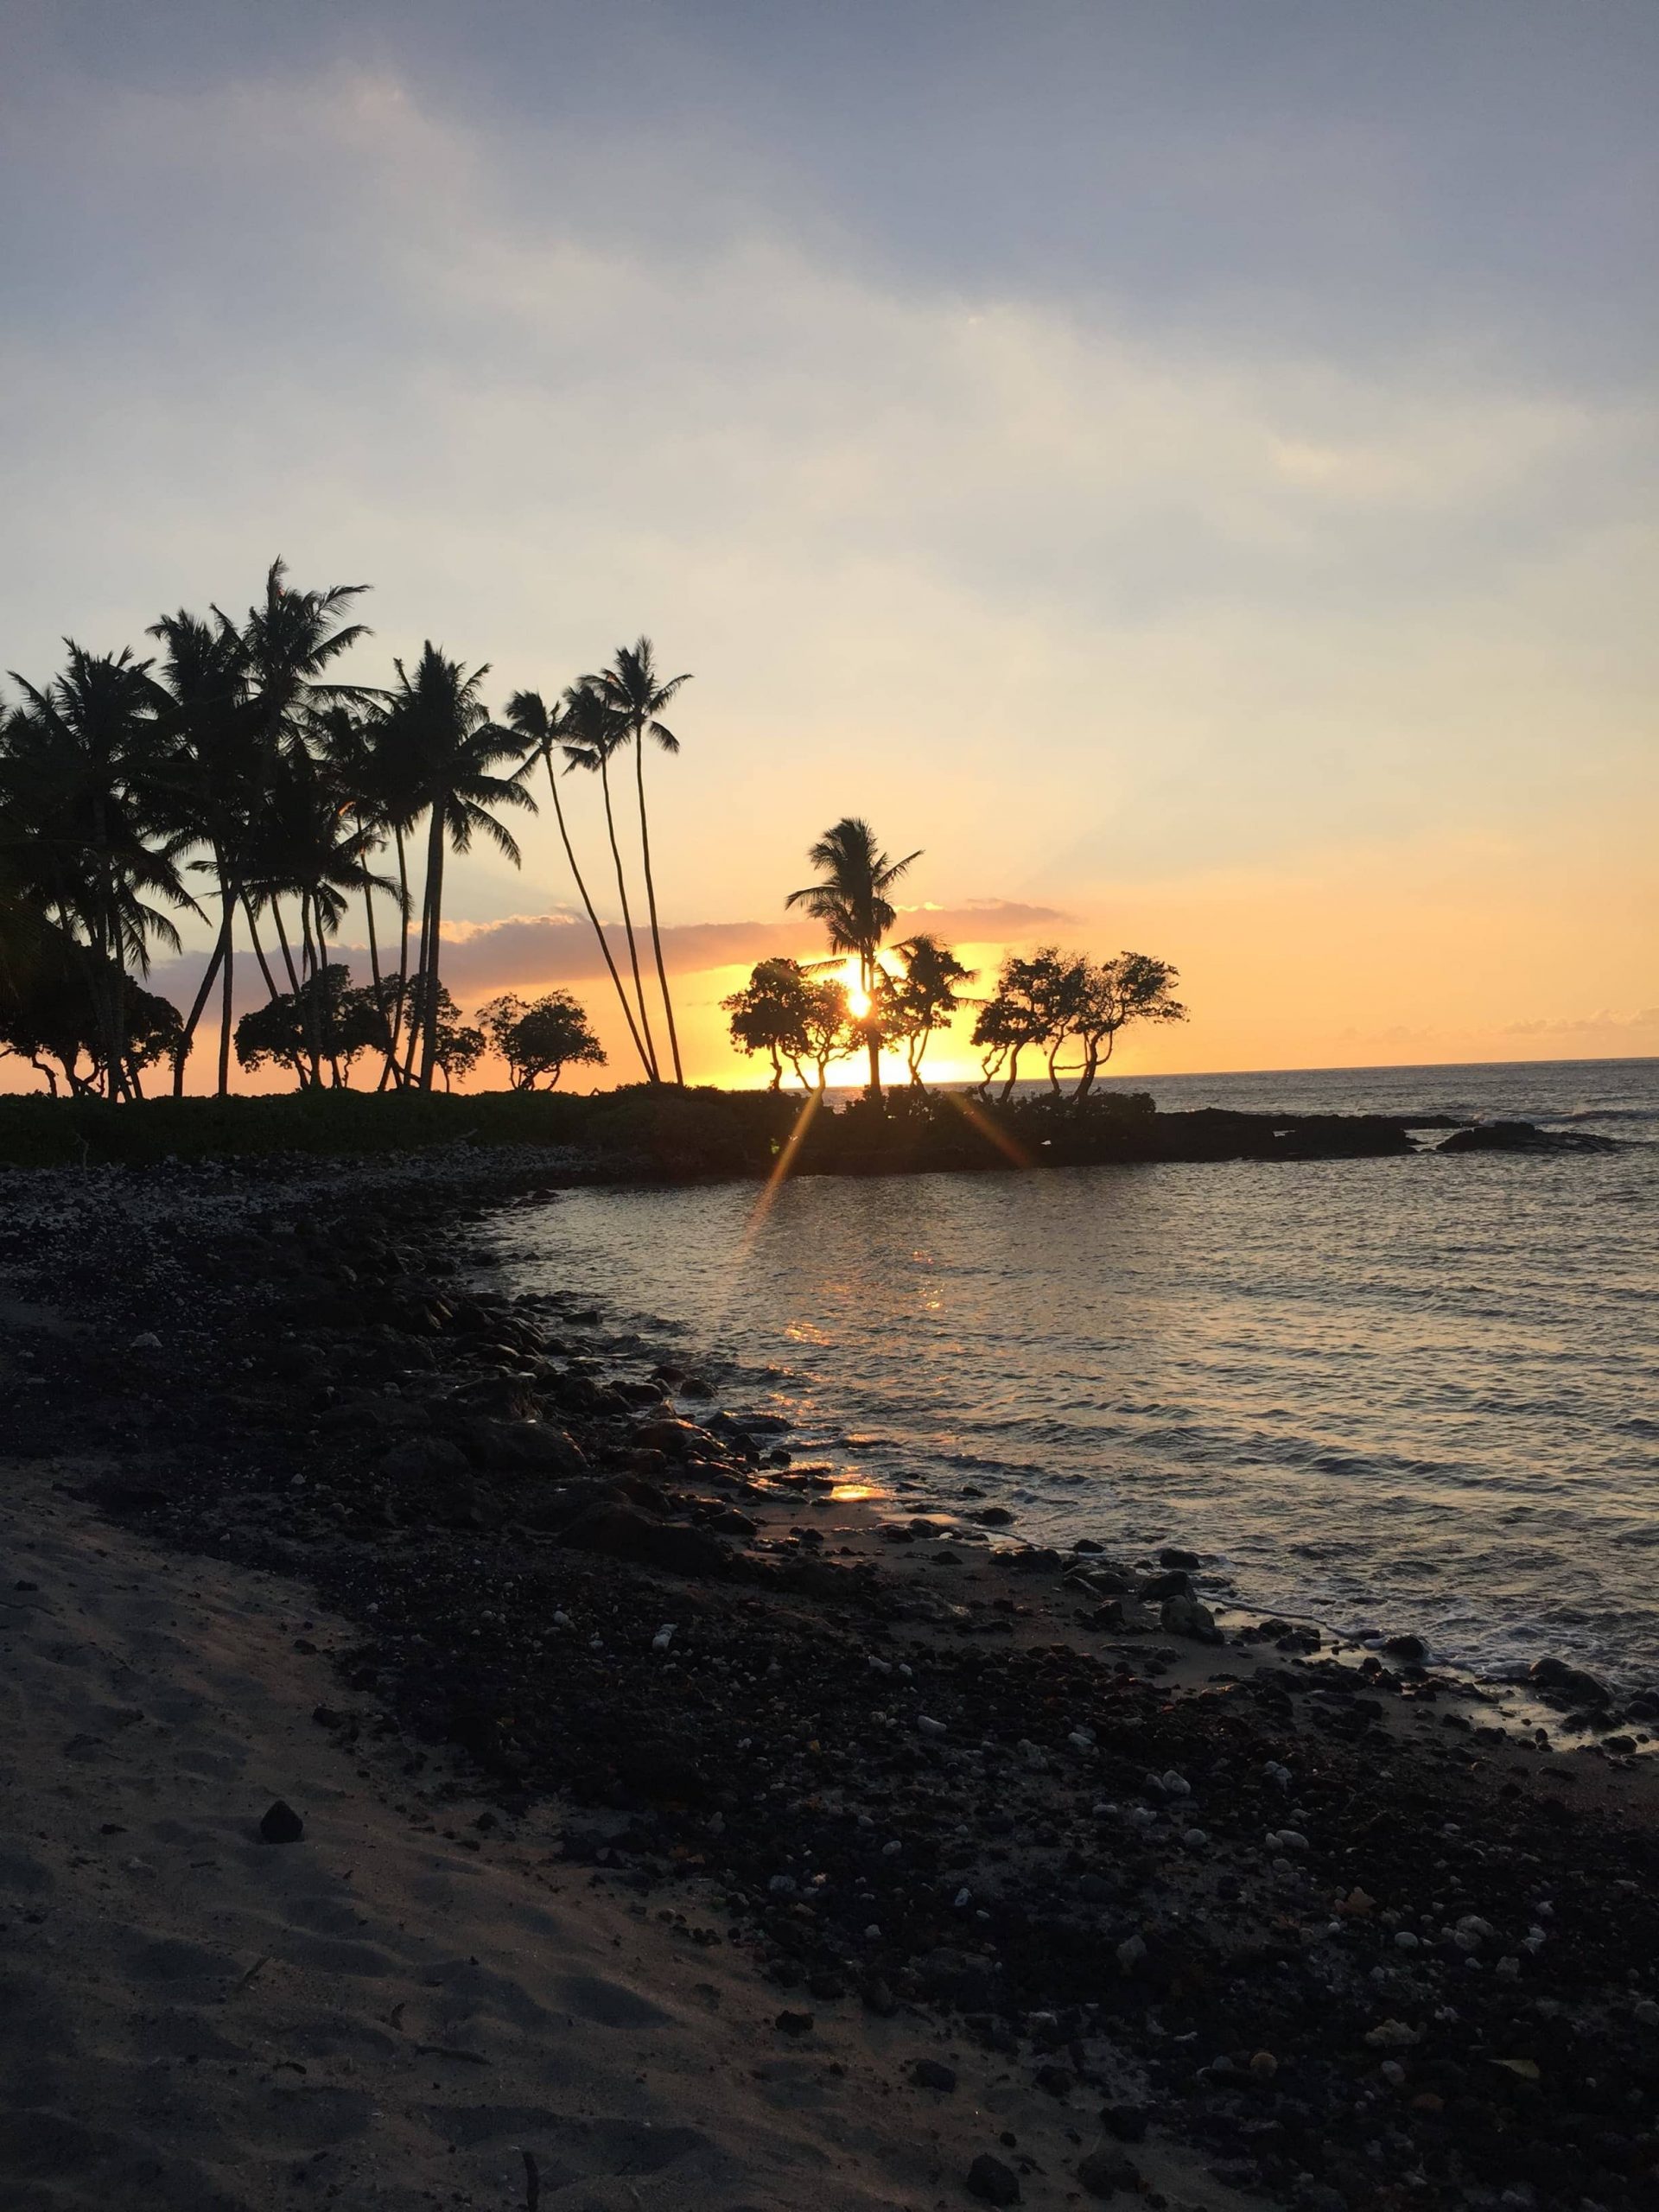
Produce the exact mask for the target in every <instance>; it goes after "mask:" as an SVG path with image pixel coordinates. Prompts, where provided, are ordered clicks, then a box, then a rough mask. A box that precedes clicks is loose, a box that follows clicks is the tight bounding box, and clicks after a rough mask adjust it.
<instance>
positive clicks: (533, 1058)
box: [478, 991, 605, 1090]
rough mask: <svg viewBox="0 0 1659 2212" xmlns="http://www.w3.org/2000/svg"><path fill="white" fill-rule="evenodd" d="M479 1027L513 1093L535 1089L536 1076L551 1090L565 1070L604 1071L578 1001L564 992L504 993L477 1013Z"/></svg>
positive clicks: (602, 1058)
mask: <svg viewBox="0 0 1659 2212" xmlns="http://www.w3.org/2000/svg"><path fill="white" fill-rule="evenodd" d="M478 1022H479V1027H480V1028H481V1029H482V1030H483V1032H484V1034H485V1036H486V1039H488V1040H489V1043H490V1045H491V1046H493V1049H494V1050H495V1051H496V1052H499V1054H500V1055H501V1057H502V1058H503V1059H504V1060H505V1062H506V1064H507V1072H508V1076H509V1077H510V1079H511V1081H512V1087H513V1089H514V1090H535V1088H536V1084H537V1079H538V1077H542V1076H548V1077H550V1078H551V1080H550V1083H549V1085H548V1088H549V1089H550V1090H553V1089H556V1087H557V1084H558V1080H559V1077H561V1076H562V1075H563V1072H564V1071H565V1069H566V1068H568V1067H572V1066H587V1067H603V1066H604V1065H605V1048H604V1046H602V1045H601V1043H600V1041H599V1039H598V1038H597V1037H595V1036H594V1033H593V1031H592V1030H591V1029H590V1028H589V1027H588V1016H587V1014H586V1013H585V1012H584V1011H583V1009H582V1005H581V1003H580V1001H578V1000H576V999H575V998H573V997H572V996H571V995H570V993H569V991H547V992H544V993H543V995H542V996H541V997H540V998H538V999H535V1000H529V999H523V998H520V997H519V995H518V992H517V991H504V992H503V993H502V994H501V995H500V996H499V998H493V999H491V1000H489V1001H487V1002H486V1004H485V1005H483V1006H481V1007H480V1008H479V1009H478Z"/></svg>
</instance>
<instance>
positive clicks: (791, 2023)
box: [772, 2012, 812, 2036]
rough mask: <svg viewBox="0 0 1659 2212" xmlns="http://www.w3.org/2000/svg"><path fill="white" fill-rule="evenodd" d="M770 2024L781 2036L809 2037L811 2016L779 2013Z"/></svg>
mask: <svg viewBox="0 0 1659 2212" xmlns="http://www.w3.org/2000/svg"><path fill="white" fill-rule="evenodd" d="M772 2026H773V2027H774V2028H776V2029H777V2030H778V2031H779V2033H780V2034H782V2035H786V2036H804V2035H810V2033H811V2031H812V2015H811V2014H810V2012H780V2013H779V2015H778V2017H777V2018H776V2019H775V2020H774V2021H773V2022H772Z"/></svg>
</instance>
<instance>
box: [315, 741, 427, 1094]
mask: <svg viewBox="0 0 1659 2212" xmlns="http://www.w3.org/2000/svg"><path fill="white" fill-rule="evenodd" d="M311 740H312V744H313V747H314V748H315V751H316V753H317V755H318V758H319V760H320V761H321V766H322V772H323V775H324V777H325V779H326V780H327V784H328V786H329V789H330V790H331V791H333V793H334V798H335V800H336V802H337V804H338V805H339V806H340V809H341V810H343V811H344V812H346V813H349V814H350V816H351V817H352V821H353V824H354V826H355V829H356V830H357V833H358V837H359V841H360V843H359V857H361V858H364V859H366V855H367V854H368V852H369V850H370V849H371V848H372V847H373V846H376V845H378V844H379V843H381V842H383V841H384V840H385V836H386V833H387V831H388V830H390V831H391V834H392V837H393V840H394V842H395V844H396V848H397V885H396V886H395V894H396V898H397V907H398V913H399V918H400V920H401V924H402V931H401V942H402V968H401V971H400V976H399V987H398V991H397V1003H396V1005H395V1006H391V1005H389V1004H388V1002H387V1000H388V994H387V990H386V980H385V976H384V975H383V974H382V972H381V968H380V938H379V932H378V930H377V928H376V927H375V918H374V894H375V893H376V891H377V890H378V889H385V888H388V887H389V886H388V885H387V884H386V882H385V879H384V878H381V877H378V876H375V875H372V874H370V873H369V870H368V868H367V867H366V865H365V867H364V868H363V870H362V874H361V875H360V877H359V883H360V886H361V889H362V893H363V918H364V922H365V926H366V929H367V932H368V939H369V976H370V982H371V987H372V990H373V993H374V1004H375V1010H376V1012H377V1014H378V1016H379V1018H380V1022H381V1025H382V1027H383V1028H384V1029H385V1034H386V1047H387V1050H386V1065H385V1069H384V1070H383V1071H382V1074H381V1079H380V1087H381V1088H382V1089H384V1088H385V1084H386V1083H387V1081H388V1080H390V1079H391V1077H392V1075H393V1072H394V1071H395V1069H396V1066H397V1035H396V1027H395V1025H396V1024H397V1022H398V1021H400V1020H401V1018H402V1012H403V999H404V995H405V993H406V990H407V987H408V981H409V868H408V862H407V859H406V856H405V854H404V813H405V810H406V808H407V805H408V803H409V795H408V794H407V793H405V792H404V790H403V789H402V787H401V779H400V778H399V776H398V774H397V758H396V754H397V748H396V747H394V746H393V745H392V744H391V742H390V741H388V736H387V718H386V714H385V709H384V707H382V706H380V705H379V704H378V702H375V703H370V704H364V703H360V702H348V701H346V700H343V699H340V700H335V701H334V702H333V703H332V704H331V705H328V706H326V707H324V708H322V709H320V710H319V711H318V712H317V713H316V714H315V715H313V716H312V718H311Z"/></svg>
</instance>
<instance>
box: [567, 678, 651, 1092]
mask: <svg viewBox="0 0 1659 2212" xmlns="http://www.w3.org/2000/svg"><path fill="white" fill-rule="evenodd" d="M627 737H628V733H627V727H626V723H625V722H624V721H623V720H622V717H621V716H620V715H619V714H617V713H616V712H615V710H614V709H613V708H612V707H611V706H610V705H609V704H608V703H607V700H606V698H605V695H604V693H603V692H602V691H601V690H599V688H598V686H597V684H596V683H594V682H593V681H592V680H591V679H588V680H584V681H583V682H582V683H573V684H572V685H571V686H570V688H569V690H568V691H567V692H566V693H565V695H564V735H563V739H562V740H561V742H562V743H563V747H564V755H565V758H566V760H569V763H570V765H571V766H572V767H573V768H588V769H591V770H592V771H593V772H594V774H595V775H597V776H598V778H599V781H600V786H601V790H602V791H603V792H604V794H605V829H606V834H607V836H609V838H610V841H611V862H612V865H613V867H614V868H615V870H616V895H617V898H618V899H619V900H620V903H621V907H622V934H623V935H624V937H625V938H626V939H627V944H628V965H629V967H630V968H631V969H632V970H633V996H634V1005H635V1007H636V1009H637V1011H638V1013H639V1028H638V1030H637V1032H636V1039H637V1040H638V1041H639V1042H640V1043H641V1045H642V1048H643V1049H642V1053H641V1057H642V1058H643V1059H644V1061H645V1080H646V1082H647V1083H660V1082H661V1080H662V1071H661V1069H660V1068H659V1066H658V1060H657V1040H656V1039H655V1038H654V1037H653V1036H652V1033H651V1016H650V1015H649V1014H647V1013H646V1012H645V986H644V984H643V983H642V982H640V980H639V946H638V944H636V943H635V941H634V935H633V914H632V910H631V909H630V907H629V905H628V883H627V878H626V875H625V874H623V872H622V851H621V848H620V846H619V845H618V843H617V842H616V816H615V813H614V811H613V809H612V806H611V756H612V755H613V753H615V752H616V751H617V750H618V748H619V747H621V746H623V745H626V742H627Z"/></svg>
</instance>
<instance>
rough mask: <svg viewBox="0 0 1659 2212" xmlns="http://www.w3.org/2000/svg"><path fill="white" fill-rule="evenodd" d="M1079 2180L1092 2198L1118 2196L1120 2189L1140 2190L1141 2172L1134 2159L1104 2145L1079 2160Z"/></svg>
mask: <svg viewBox="0 0 1659 2212" xmlns="http://www.w3.org/2000/svg"><path fill="white" fill-rule="evenodd" d="M1077 2179H1078V2180H1079V2181H1080V2182H1081V2183H1083V2185H1084V2188H1085V2189H1086V2190H1088V2192H1089V2194H1090V2196H1102V2197H1104V2196H1116V2195H1117V2192H1118V2191H1119V2190H1120V2189H1127V2190H1139V2188H1140V2186H1141V2171H1140V2169H1139V2167H1138V2166H1136V2164H1135V2161H1134V2160H1133V2159H1132V2158H1125V2157H1124V2155H1123V2153H1122V2152H1121V2151H1114V2150H1111V2149H1109V2148H1108V2147H1107V2146H1106V2145H1102V2146H1101V2148H1100V2149H1099V2150H1098V2151H1091V2152H1090V2153H1089V2155H1088V2157H1087V2158H1079V2159H1078V2161H1077Z"/></svg>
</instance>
